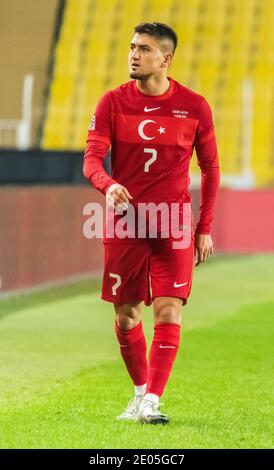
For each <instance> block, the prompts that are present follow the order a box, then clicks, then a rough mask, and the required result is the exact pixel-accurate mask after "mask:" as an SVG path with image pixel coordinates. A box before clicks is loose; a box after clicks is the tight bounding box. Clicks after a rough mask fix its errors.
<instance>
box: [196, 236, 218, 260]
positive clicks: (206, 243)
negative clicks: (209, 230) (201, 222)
mask: <svg viewBox="0 0 274 470" xmlns="http://www.w3.org/2000/svg"><path fill="white" fill-rule="evenodd" d="M194 246H195V266H199V264H201V263H204V262H205V261H206V260H207V259H208V258H209V256H210V255H212V253H213V251H214V250H213V241H212V238H211V235H210V234H208V235H202V234H196V235H195V244H194Z"/></svg>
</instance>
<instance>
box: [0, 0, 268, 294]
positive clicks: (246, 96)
mask: <svg viewBox="0 0 274 470" xmlns="http://www.w3.org/2000/svg"><path fill="white" fill-rule="evenodd" d="M142 21H160V22H165V23H167V24H169V25H171V26H172V27H173V28H174V29H175V31H176V32H177V34H178V38H179V43H178V48H177V50H176V54H175V56H174V60H173V65H172V67H171V69H170V71H169V75H170V76H172V77H173V78H174V79H175V80H177V81H179V82H180V83H182V84H183V85H185V86H187V87H189V88H192V89H193V90H195V91H196V92H198V93H200V94H202V95H204V96H205V97H206V99H207V100H208V102H209V103H210V105H211V107H212V109H213V115H214V122H215V127H216V134H217V141H218V148H219V157H220V163H221V171H222V181H221V191H220V195H219V198H218V203H217V207H216V216H215V220H214V226H213V231H212V235H213V239H214V243H215V251H216V253H219V254H220V255H222V254H226V255H227V254H228V255H231V254H243V253H244V254H252V253H262V252H265V253H270V252H273V251H274V216H273V207H274V28H273V24H274V2H272V1H269V0H139V1H138V2H131V1H130V0H47V1H41V0H38V1H37V0H24V2H22V1H21V0H0V68H1V75H0V103H1V106H0V287H1V290H0V292H1V294H0V296H1V295H2V296H4V295H5V294H7V293H9V292H12V291H18V290H21V289H26V288H27V289H29V288H35V287H38V286H43V285H48V284H51V283H56V282H63V281H70V280H72V279H73V280H75V279H78V278H79V279H81V278H83V277H91V276H92V277H95V278H96V277H98V276H100V273H101V271H102V263H103V254H102V246H101V240H98V239H92V240H87V239H85V238H84V236H83V233H82V227H83V223H84V221H85V220H86V217H85V216H84V215H83V207H84V205H85V204H86V203H87V202H92V201H96V202H99V201H101V202H102V203H103V197H102V195H101V194H99V193H98V192H96V191H95V190H94V189H93V188H92V187H90V185H89V184H88V183H87V181H86V180H85V179H84V177H83V175H82V158H83V151H84V148H85V145H86V138H87V129H88V126H89V123H90V120H91V117H92V115H93V112H94V110H95V106H96V103H97V101H98V99H99V98H100V97H101V95H102V94H103V93H104V92H105V91H106V90H108V89H111V88H114V87H116V86H118V85H120V84H121V83H123V82H126V81H128V80H129V74H128V67H127V57H128V51H129V43H130V40H131V38H132V35H133V28H134V26H135V25H137V24H138V23H140V22H142ZM106 168H108V169H109V157H108V159H107V160H106ZM199 182H200V174H199V168H198V166H197V163H196V157H195V154H194V155H193V159H192V166H191V192H192V196H193V208H194V213H195V216H196V217H197V210H198V206H199Z"/></svg>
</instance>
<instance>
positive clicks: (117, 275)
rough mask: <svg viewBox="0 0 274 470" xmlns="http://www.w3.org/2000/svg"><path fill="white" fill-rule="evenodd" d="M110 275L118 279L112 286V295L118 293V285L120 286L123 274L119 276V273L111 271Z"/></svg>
mask: <svg viewBox="0 0 274 470" xmlns="http://www.w3.org/2000/svg"><path fill="white" fill-rule="evenodd" d="M109 276H110V277H114V279H116V281H117V282H116V283H115V284H114V286H112V295H116V291H117V289H118V287H120V285H121V283H122V281H121V276H119V274H114V273H109Z"/></svg>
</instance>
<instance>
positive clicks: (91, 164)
mask: <svg viewBox="0 0 274 470" xmlns="http://www.w3.org/2000/svg"><path fill="white" fill-rule="evenodd" d="M111 140H112V124H111V100H110V92H108V93H105V95H103V96H102V98H101V99H100V101H99V102H98V104H97V107H96V110H95V113H94V115H93V118H92V120H91V123H90V126H89V129H88V138H87V146H86V149H85V153H84V164H83V173H84V175H85V177H86V178H87V179H88V180H89V182H90V183H91V184H92V185H93V186H94V187H95V188H96V189H98V191H100V192H102V193H103V194H106V192H107V190H108V188H109V187H110V186H111V185H112V184H115V183H116V181H115V180H114V179H113V178H111V176H109V175H108V174H107V172H106V171H105V169H104V167H103V162H104V159H105V156H106V154H107V152H108V149H109V147H110V145H111Z"/></svg>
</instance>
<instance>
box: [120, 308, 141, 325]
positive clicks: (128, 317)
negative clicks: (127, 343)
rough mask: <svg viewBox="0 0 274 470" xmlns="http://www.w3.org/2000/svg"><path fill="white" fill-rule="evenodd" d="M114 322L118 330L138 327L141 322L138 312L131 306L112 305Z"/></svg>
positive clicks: (137, 309)
mask: <svg viewBox="0 0 274 470" xmlns="http://www.w3.org/2000/svg"><path fill="white" fill-rule="evenodd" d="M114 308H115V313H116V321H117V323H118V326H119V328H122V329H125V330H130V329H131V328H134V327H135V326H137V325H138V323H139V322H140V320H141V315H140V310H139V308H138V307H137V306H135V305H132V304H122V305H114Z"/></svg>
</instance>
